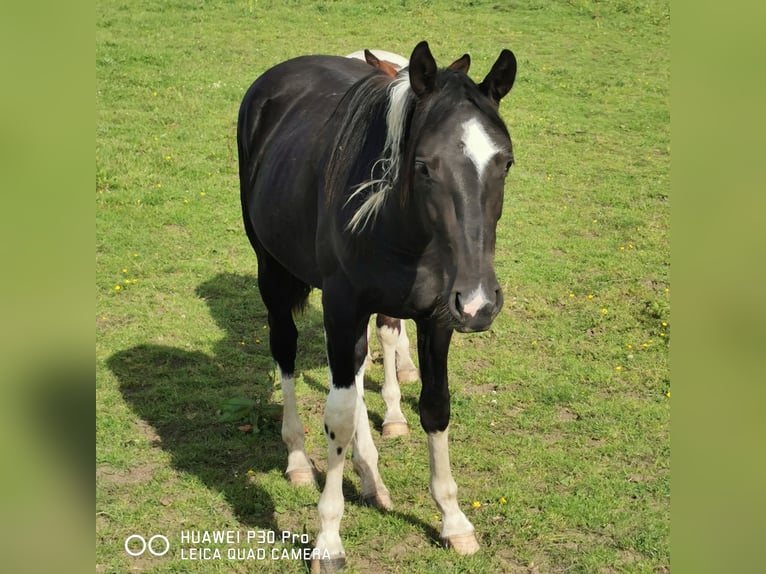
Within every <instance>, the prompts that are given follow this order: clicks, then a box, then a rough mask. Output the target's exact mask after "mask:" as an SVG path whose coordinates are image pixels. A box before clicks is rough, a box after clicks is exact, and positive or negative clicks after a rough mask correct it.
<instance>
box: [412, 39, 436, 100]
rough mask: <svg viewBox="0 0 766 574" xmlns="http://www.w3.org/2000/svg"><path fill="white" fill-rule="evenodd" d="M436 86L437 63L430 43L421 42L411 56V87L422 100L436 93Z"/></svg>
mask: <svg viewBox="0 0 766 574" xmlns="http://www.w3.org/2000/svg"><path fill="white" fill-rule="evenodd" d="M435 85H436V61H435V60H434V57H433V55H432V54H431V50H430V49H429V48H428V42H426V41H425V40H424V41H422V42H420V43H419V44H418V45H417V46H415V49H414V50H413V51H412V56H410V86H412V91H413V92H415V94H416V95H417V96H418V97H419V98H420V97H423V96H425V95H427V94H430V93H431V92H433V91H434V86H435Z"/></svg>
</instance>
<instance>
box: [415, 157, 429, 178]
mask: <svg viewBox="0 0 766 574" xmlns="http://www.w3.org/2000/svg"><path fill="white" fill-rule="evenodd" d="M415 173H417V174H419V175H423V176H425V177H428V166H427V165H426V162H424V161H421V160H415Z"/></svg>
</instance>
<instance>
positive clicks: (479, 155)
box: [461, 118, 500, 179]
mask: <svg viewBox="0 0 766 574" xmlns="http://www.w3.org/2000/svg"><path fill="white" fill-rule="evenodd" d="M461 141H462V143H463V153H465V155H466V157H468V159H470V160H471V162H472V163H473V165H475V166H476V171H477V173H478V174H479V179H483V177H484V170H485V169H486V168H487V164H488V163H489V160H491V159H492V158H493V157H494V156H495V154H497V153H498V152H499V151H500V148H499V147H497V145H495V142H493V141H492V139H491V138H490V137H489V135H488V134H487V132H486V131H485V130H484V127H482V125H481V123H480V122H479V121H478V120H477V119H476V118H471V119H470V120H468V121H467V122H465V123H464V124H463V137H462V139H461Z"/></svg>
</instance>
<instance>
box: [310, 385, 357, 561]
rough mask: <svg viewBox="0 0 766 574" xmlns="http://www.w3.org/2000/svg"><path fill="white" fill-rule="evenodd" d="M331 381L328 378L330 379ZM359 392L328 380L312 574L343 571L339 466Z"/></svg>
mask: <svg viewBox="0 0 766 574" xmlns="http://www.w3.org/2000/svg"><path fill="white" fill-rule="evenodd" d="M331 378H332V377H331ZM359 402H360V398H359V393H358V392H357V389H356V386H355V385H352V386H351V387H348V388H337V387H335V386H333V384H332V380H331V381H330V395H329V397H328V398H327V406H326V407H325V414H324V430H325V435H326V437H327V475H326V479H325V485H324V490H323V491H322V495H321V496H320V497H319V505H318V507H317V508H318V510H319V522H320V527H319V535H318V536H317V541H316V546H315V547H314V552H313V553H312V555H313V557H314V559H313V560H312V562H311V571H312V572H323V573H324V572H332V571H334V570H339V569H341V568H343V566H344V565H345V562H346V551H345V550H344V548H343V543H342V542H341V539H340V521H341V518H343V507H344V500H343V464H344V462H345V460H346V451H347V450H348V447H349V446H350V444H351V441H352V439H353V437H354V433H355V432H356V426H357V423H358V418H359Z"/></svg>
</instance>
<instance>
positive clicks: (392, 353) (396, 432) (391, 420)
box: [375, 314, 411, 437]
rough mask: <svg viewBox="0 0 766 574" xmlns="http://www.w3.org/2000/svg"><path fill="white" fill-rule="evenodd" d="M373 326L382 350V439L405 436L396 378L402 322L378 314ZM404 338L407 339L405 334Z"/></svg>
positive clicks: (405, 423) (399, 391)
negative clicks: (384, 408) (383, 405)
mask: <svg viewBox="0 0 766 574" xmlns="http://www.w3.org/2000/svg"><path fill="white" fill-rule="evenodd" d="M375 324H376V328H375V333H376V334H377V336H378V341H380V346H381V348H382V349H383V390H382V392H381V394H382V395H383V400H384V401H385V403H386V416H385V418H384V419H383V429H382V433H383V436H384V437H394V436H402V435H406V434H407V433H408V432H409V429H408V427H407V419H405V418H404V414H403V413H402V408H401V404H400V403H401V398H402V393H401V390H400V389H399V382H398V376H397V351H398V348H399V342H400V340H401V335H402V333H403V331H402V329H403V327H404V321H401V320H399V319H394V318H393V317H387V316H385V315H380V314H378V316H377V317H376V319H375ZM404 337H405V339H406V338H407V335H406V333H405V334H404ZM407 345H408V349H407V358H408V359H409V341H407ZM410 362H411V361H410Z"/></svg>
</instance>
